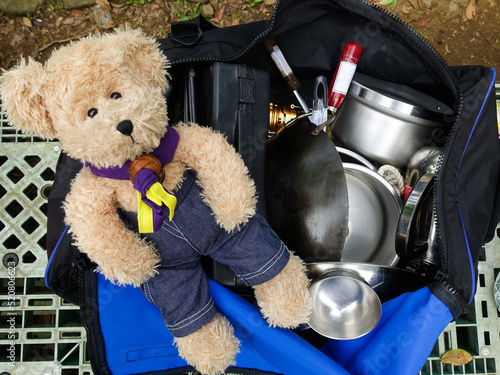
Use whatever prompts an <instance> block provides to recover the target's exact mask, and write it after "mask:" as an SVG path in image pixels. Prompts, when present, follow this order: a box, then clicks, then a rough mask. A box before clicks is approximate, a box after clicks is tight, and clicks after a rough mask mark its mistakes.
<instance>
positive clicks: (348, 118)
mask: <svg viewBox="0 0 500 375" xmlns="http://www.w3.org/2000/svg"><path fill="white" fill-rule="evenodd" d="M451 115H453V111H452V110H451V109H450V108H449V107H447V106H446V105H445V104H443V103H440V102H439V101H437V100H435V99H433V98H431V97H429V96H427V95H425V94H423V93H421V92H418V91H416V90H413V89H412V88H410V87H407V86H403V85H397V84H394V83H391V82H384V81H380V80H376V79H373V78H371V77H367V76H364V75H359V74H356V76H355V78H354V80H353V82H352V83H351V86H350V88H349V91H348V93H347V95H346V98H345V100H344V103H343V104H342V106H341V108H340V110H339V112H338V114H337V117H336V119H335V121H334V122H333V124H332V128H331V131H332V134H333V136H334V137H335V138H336V139H338V140H339V141H340V142H341V143H342V144H343V145H344V146H345V147H347V148H349V149H352V150H354V151H356V152H358V153H360V154H361V155H363V156H365V157H366V158H368V159H370V160H374V161H377V162H379V163H382V164H391V165H394V166H405V165H406V163H407V162H408V160H409V159H410V157H411V156H412V155H413V154H414V153H415V151H417V150H418V149H419V148H421V147H423V146H424V145H425V144H426V143H427V142H428V141H429V139H430V138H431V135H432V133H433V131H434V129H437V128H443V127H445V126H446V124H447V123H448V122H449V121H450V119H451Z"/></svg>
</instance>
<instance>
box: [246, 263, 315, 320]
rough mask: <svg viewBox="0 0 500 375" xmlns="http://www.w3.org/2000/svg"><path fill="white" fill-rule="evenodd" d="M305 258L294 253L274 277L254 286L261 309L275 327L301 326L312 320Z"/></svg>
mask: <svg viewBox="0 0 500 375" xmlns="http://www.w3.org/2000/svg"><path fill="white" fill-rule="evenodd" d="M309 283H310V281H309V279H308V278H307V276H306V273H305V265H304V262H303V261H302V260H301V259H300V258H299V257H298V256H296V255H293V254H290V260H289V261H288V263H287V265H286V266H285V268H283V270H282V271H281V272H280V273H279V274H278V275H276V276H275V277H274V278H272V279H271V280H269V281H267V282H265V283H263V284H260V285H255V286H254V291H255V298H256V299H257V303H258V305H259V307H260V310H261V313H262V315H263V316H264V318H266V320H267V322H268V323H269V325H270V326H271V327H282V328H297V327H298V326H299V325H301V324H303V323H307V322H308V321H309V316H310V315H311V309H312V301H311V296H310V294H309Z"/></svg>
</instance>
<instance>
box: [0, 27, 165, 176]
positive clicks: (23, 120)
mask: <svg viewBox="0 0 500 375" xmlns="http://www.w3.org/2000/svg"><path fill="white" fill-rule="evenodd" d="M167 65H168V63H167V59H166V57H165V56H164V55H163V54H162V53H161V51H160V50H159V49H158V47H157V44H156V41H155V40H154V39H152V38H149V37H146V36H145V35H144V34H142V32H140V31H138V30H124V31H116V32H115V33H113V34H104V35H101V36H98V37H88V38H84V39H80V40H79V41H77V42H73V43H71V44H70V45H68V46H64V47H61V48H60V49H58V50H56V51H55V52H54V53H53V54H52V55H51V57H50V58H49V59H48V61H47V62H46V63H45V64H44V65H42V64H40V63H38V62H36V61H34V60H33V59H29V60H28V61H27V62H25V61H23V62H21V63H20V65H19V66H18V67H17V68H15V69H13V70H10V71H8V72H4V74H3V76H2V77H0V97H1V100H2V106H3V108H4V110H5V111H6V113H7V117H8V118H9V120H10V122H11V125H12V126H14V127H15V128H17V129H19V130H21V131H23V132H24V133H27V134H37V135H40V136H42V137H44V138H47V139H55V138H57V139H58V140H59V141H60V144H61V148H62V149H63V150H64V151H65V152H66V153H67V154H68V155H70V156H71V157H73V158H76V159H80V160H81V161H82V162H87V163H90V164H92V165H95V166H96V167H104V168H107V167H112V166H121V165H123V164H124V163H125V162H126V161H128V160H133V159H135V158H136V157H137V156H139V155H141V154H143V153H147V152H151V151H152V150H153V149H155V148H156V147H157V146H158V144H159V142H160V139H161V138H162V136H163V135H164V134H165V131H166V129H167V128H166V124H167V121H168V117H167V107H166V102H165V98H164V94H165V92H166V90H167V89H168V82H167V71H166V69H167V67H168V66H167Z"/></svg>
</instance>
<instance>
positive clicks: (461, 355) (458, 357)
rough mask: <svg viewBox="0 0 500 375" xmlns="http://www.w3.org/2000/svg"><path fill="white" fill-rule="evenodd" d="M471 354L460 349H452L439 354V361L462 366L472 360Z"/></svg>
mask: <svg viewBox="0 0 500 375" xmlns="http://www.w3.org/2000/svg"><path fill="white" fill-rule="evenodd" d="M472 359H473V358H472V356H471V355H470V354H469V353H468V352H466V351H465V350H462V349H453V350H450V351H448V352H446V353H444V354H443V355H442V356H441V360H440V361H441V363H448V364H450V365H453V366H463V365H465V364H467V363H469V362H470V361H472Z"/></svg>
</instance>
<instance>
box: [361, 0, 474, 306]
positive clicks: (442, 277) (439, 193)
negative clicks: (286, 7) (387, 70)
mask: <svg viewBox="0 0 500 375" xmlns="http://www.w3.org/2000/svg"><path fill="white" fill-rule="evenodd" d="M356 1H358V2H360V3H363V4H365V5H368V6H370V7H373V8H377V9H379V10H380V11H381V12H382V13H384V14H386V15H387V16H389V17H390V18H391V19H393V20H395V21H396V22H398V23H399V24H401V25H403V26H404V27H405V28H406V29H407V30H408V31H410V32H411V33H412V34H413V35H414V36H415V37H416V38H417V39H418V40H419V41H420V42H422V43H423V44H424V46H425V47H426V48H428V49H429V50H430V51H431V52H432V53H433V54H434V56H435V57H436V59H437V60H438V61H439V62H440V63H441V64H442V65H443V68H445V71H446V72H448V73H449V75H450V77H451V79H452V82H454V84H455V89H456V93H457V94H458V103H457V104H458V106H457V113H456V117H455V120H454V122H453V125H452V126H451V128H450V131H449V133H448V136H447V137H446V140H445V144H444V146H443V148H442V150H441V153H440V155H439V158H438V161H437V173H436V177H435V183H434V196H433V208H434V213H435V215H436V217H435V220H436V239H437V249H438V252H439V258H440V262H441V266H440V268H441V271H440V272H438V274H437V276H436V281H438V282H440V283H441V284H442V285H443V286H444V287H445V288H446V289H447V290H448V291H449V292H450V293H451V294H452V295H453V296H454V297H455V298H456V299H457V301H458V302H459V303H460V305H461V307H462V311H463V312H466V311H467V309H468V307H467V306H468V303H467V302H466V301H465V300H464V298H463V297H462V296H461V295H460V293H458V291H457V290H456V289H455V288H454V287H453V286H452V284H451V283H450V282H449V264H448V261H447V257H446V254H445V251H446V246H445V240H444V237H443V234H442V230H441V228H442V227H444V223H443V220H444V219H443V217H444V213H443V208H442V204H441V203H440V202H443V191H444V189H443V182H442V171H441V170H442V167H443V163H444V158H445V156H446V155H448V151H449V149H450V145H451V144H452V143H453V140H454V139H455V136H456V134H457V131H458V126H459V119H460V116H461V113H462V109H463V92H462V87H461V85H460V83H459V80H458V78H457V76H456V74H455V72H453V71H452V70H451V69H449V67H448V63H447V62H446V60H445V59H444V58H443V56H442V55H441V54H440V53H439V52H438V51H437V50H436V49H435V48H434V46H432V45H431V44H430V43H429V41H428V40H427V39H426V38H425V37H424V36H423V35H422V34H420V33H419V32H418V31H417V30H415V29H414V28H413V27H411V26H410V25H408V24H407V23H406V22H405V21H403V20H402V19H401V18H399V17H397V16H396V15H394V14H392V13H390V12H388V11H387V10H385V9H384V8H382V7H380V6H379V5H377V4H373V3H368V2H367V1H364V0H356ZM469 266H471V265H470V264H469ZM469 269H473V267H469ZM475 278H476V275H475V274H473V275H471V279H472V280H473V281H474V280H475Z"/></svg>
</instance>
